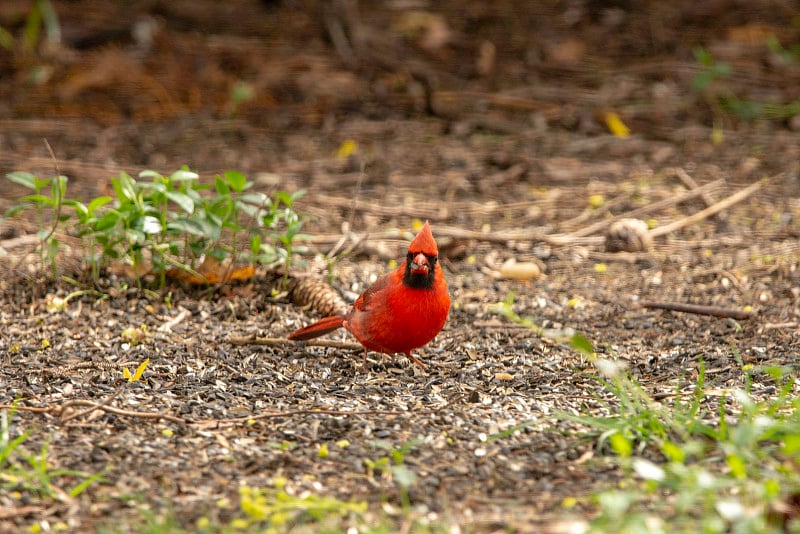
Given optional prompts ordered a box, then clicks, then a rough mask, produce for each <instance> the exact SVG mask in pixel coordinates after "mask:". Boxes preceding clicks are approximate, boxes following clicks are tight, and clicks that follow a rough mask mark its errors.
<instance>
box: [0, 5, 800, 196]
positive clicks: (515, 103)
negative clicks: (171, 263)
mask: <svg viewBox="0 0 800 534" xmlns="http://www.w3.org/2000/svg"><path fill="white" fill-rule="evenodd" d="M0 45H1V46H0V174H5V173H6V172H8V171H11V170H16V169H24V170H28V171H32V172H41V173H45V174H48V175H50V174H52V172H53V171H52V163H51V162H50V161H49V156H48V153H47V150H46V148H45V147H44V144H43V142H42V139H43V138H47V140H48V141H49V142H50V144H51V145H52V146H53V148H54V150H55V153H56V155H57V157H58V158H59V159H60V160H61V162H62V166H63V168H62V172H63V173H64V174H67V175H68V176H69V177H70V180H71V187H72V188H73V189H72V192H73V193H74V192H75V188H76V187H85V188H87V194H88V193H90V192H91V191H92V190H93V189H94V188H95V187H102V186H103V183H104V182H105V181H107V179H108V177H109V176H111V175H113V174H116V173H118V172H119V170H121V169H127V170H128V171H129V172H138V171H139V170H141V169H142V168H155V169H157V170H159V171H162V172H168V171H170V170H174V169H176V168H178V167H179V166H180V165H184V164H186V165H189V166H190V167H191V168H192V169H196V170H198V171H200V172H201V173H202V172H214V171H219V170H221V169H227V168H236V169H238V170H241V171H243V172H245V173H266V174H264V175H263V176H260V177H259V180H261V181H262V182H263V183H265V185H266V186H268V187H273V186H275V187H277V186H278V185H280V186H281V187H284V188H288V189H292V188H299V187H308V186H310V185H316V186H317V187H320V188H325V187H329V186H330V187H334V188H340V187H342V186H345V185H346V184H348V183H350V184H352V182H353V180H354V178H353V172H354V171H357V170H358V168H357V167H358V165H355V164H354V163H353V162H352V161H349V162H348V161H347V158H344V160H343V159H342V158H336V157H334V155H335V154H336V151H337V150H338V149H339V148H340V147H341V146H342V143H343V142H344V141H346V140H353V141H355V142H357V143H358V146H359V147H361V148H362V155H364V154H368V157H365V158H363V160H364V161H365V162H366V168H367V171H368V173H367V177H366V179H365V184H364V185H365V187H367V190H369V188H370V187H371V186H374V187H380V186H382V185H389V184H393V185H395V186H398V187H402V186H404V185H407V184H408V183H409V180H412V179H413V177H414V176H420V175H423V177H425V176H427V177H430V176H436V177H438V178H440V179H441V180H444V181H447V183H448V184H449V186H448V189H447V190H448V191H450V193H451V194H453V195H458V194H461V193H480V194H485V195H489V196H494V195H495V194H497V191H498V190H499V189H506V190H509V192H510V193H512V195H513V194H515V188H514V187H499V186H501V185H504V184H501V183H495V182H496V181H495V182H491V181H490V183H487V182H486V181H485V178H486V175H487V174H496V171H498V170H500V171H507V170H508V169H512V172H511V174H512V176H511V178H510V179H511V180H512V182H520V181H522V182H525V183H528V184H530V183H534V184H548V183H551V182H553V181H556V182H559V181H563V180H570V181H571V182H572V183H576V181H577V182H580V181H582V180H584V181H585V180H588V179H590V178H591V177H600V178H603V177H610V176H617V177H624V176H625V175H626V173H627V172H628V170H627V167H626V166H623V167H619V166H617V165H614V164H612V163H610V162H609V163H608V164H602V162H604V161H607V160H608V161H615V160H619V159H620V158H634V159H635V161H634V163H637V162H638V163H637V164H645V165H647V166H649V167H656V168H658V167H664V166H668V165H676V164H683V163H685V162H687V161H688V162H690V163H691V162H697V163H698V164H701V165H702V164H707V163H710V162H713V163H714V164H716V165H717V171H719V169H722V168H724V169H725V171H726V172H728V171H730V172H732V173H733V178H738V179H741V180H744V181H749V180H751V179H752V178H753V176H751V175H752V173H753V172H755V171H758V172H776V171H777V170H780V171H789V174H788V176H790V179H789V184H790V185H792V186H793V184H795V183H796V175H797V166H798V161H800V158H798V153H797V151H798V148H797V147H798V143H796V142H795V141H796V138H795V133H796V132H797V131H798V130H800V117H799V116H800V100H798V91H800V89H798V88H800V83H798V82H800V11H798V5H797V3H796V2H793V1H789V0H748V1H742V0H700V1H683V2H680V1H676V2H661V1H649V2H630V1H626V0H617V1H599V0H564V1H556V0H543V1H523V0H500V1H494V2H485V1H470V0H467V1H462V0H459V1H441V2H430V1H424V0H419V1H415V0H388V1H382V2H358V1H357V0H326V1H311V0H284V1H278V0H274V1H269V0H262V1H257V0H230V1H226V2H217V1H198V0H178V1H159V0H141V1H127V2H102V1H93V0H63V1H56V0H28V1H16V0H15V1H5V2H1V3H0ZM476 134H477V135H484V134H485V135H486V136H498V137H502V138H503V139H504V140H507V141H508V142H507V143H505V144H504V145H502V146H499V147H498V146H493V147H491V148H490V149H487V150H486V151H485V152H484V153H481V154H480V156H479V157H478V160H479V161H477V162H473V161H472V158H473V157H474V155H475V147H474V146H470V140H471V139H474V137H475V135H476ZM620 139H625V141H624V142H619V140H620ZM442 140H445V141H444V145H443V144H442V142H443V141H442ZM449 140H452V141H453V144H452V145H450V144H448V142H449ZM432 145H433V146H435V150H433V149H431V146H432ZM553 157H557V158H564V159H552V158H553ZM360 163H361V162H359V165H360ZM714 172H716V171H715V170H714V169H711V170H707V173H710V174H713V173H714ZM506 179H508V177H505V178H504V180H506ZM275 181H280V182H281V183H280V184H278V183H273V182H275ZM429 183H430V180H429V179H428V178H425V179H424V180H423V186H424V185H427V184H429ZM98 184H99V185H98ZM505 185H508V184H505ZM512 185H513V184H512ZM9 187H10V186H9V185H8V184H3V190H4V191H5V195H6V196H13V195H14V191H15V190H14V189H13V188H11V189H9ZM2 207H4V206H0V208H2Z"/></svg>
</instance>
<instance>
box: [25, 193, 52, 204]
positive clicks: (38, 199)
mask: <svg viewBox="0 0 800 534" xmlns="http://www.w3.org/2000/svg"><path fill="white" fill-rule="evenodd" d="M20 201H22V202H33V203H35V204H44V205H46V206H55V204H56V202H55V200H53V199H52V198H50V197H48V196H45V195H28V196H25V197H22V198H21V199H20Z"/></svg>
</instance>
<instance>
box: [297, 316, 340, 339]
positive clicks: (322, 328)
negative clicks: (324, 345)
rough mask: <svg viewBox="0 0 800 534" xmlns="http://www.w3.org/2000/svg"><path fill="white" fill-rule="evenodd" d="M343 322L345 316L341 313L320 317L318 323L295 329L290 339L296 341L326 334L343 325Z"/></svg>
mask: <svg viewBox="0 0 800 534" xmlns="http://www.w3.org/2000/svg"><path fill="white" fill-rule="evenodd" d="M343 323H344V317H342V316H340V315H334V316H332V317H325V318H324V319H320V320H319V321H317V322H316V323H314V324H310V325H308V326H306V327H305V328H301V329H299V330H295V331H294V332H292V333H291V334H290V335H289V339H291V340H294V341H306V340H308V339H314V338H315V337H319V336H322V335H325V334H327V333H328V332H333V331H334V330H336V329H337V328H339V327H340V326H342V324H343Z"/></svg>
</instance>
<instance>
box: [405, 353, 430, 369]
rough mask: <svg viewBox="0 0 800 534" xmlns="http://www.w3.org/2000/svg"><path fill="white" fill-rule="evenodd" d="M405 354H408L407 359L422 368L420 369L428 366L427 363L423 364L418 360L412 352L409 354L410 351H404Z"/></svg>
mask: <svg viewBox="0 0 800 534" xmlns="http://www.w3.org/2000/svg"><path fill="white" fill-rule="evenodd" d="M406 356H408V359H409V360H411V361H412V362H414V363H416V364H417V365H419V366H420V367H421V368H422V370H423V371H424V370H426V369H427V368H428V366H427V365H425V364H424V363H422V362H421V361H420V360H419V358H417V357H416V356H414V355H413V354H411V351H408V352H406Z"/></svg>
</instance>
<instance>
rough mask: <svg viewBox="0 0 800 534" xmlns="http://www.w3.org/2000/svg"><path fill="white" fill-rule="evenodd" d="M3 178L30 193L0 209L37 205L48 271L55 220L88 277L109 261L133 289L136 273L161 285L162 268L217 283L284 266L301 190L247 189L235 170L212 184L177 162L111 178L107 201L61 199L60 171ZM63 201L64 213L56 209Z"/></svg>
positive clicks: (55, 245)
mask: <svg viewBox="0 0 800 534" xmlns="http://www.w3.org/2000/svg"><path fill="white" fill-rule="evenodd" d="M7 178H8V179H9V180H10V181H12V182H15V183H17V184H20V185H22V186H24V187H27V188H28V189H31V190H32V191H33V194H31V195H28V196H26V197H23V198H22V199H20V202H19V203H18V204H17V205H16V206H14V207H13V208H12V209H11V210H9V211H8V212H7V213H6V215H7V216H10V215H14V214H15V213H17V212H19V211H21V210H24V209H33V210H35V212H36V220H37V224H38V226H39V236H40V239H41V240H42V246H41V250H42V263H43V265H44V264H45V263H49V264H50V265H51V266H52V268H53V270H54V273H55V267H56V265H55V261H56V254H57V252H58V249H59V242H58V241H57V240H56V239H55V237H54V236H55V232H54V230H55V228H56V226H58V227H59V229H60V230H62V232H64V233H69V234H72V235H74V236H76V237H78V238H80V240H81V243H82V246H83V251H84V254H83V259H84V263H85V264H86V266H87V267H88V269H89V271H90V273H91V277H92V279H93V280H94V281H95V282H96V281H97V280H98V278H99V277H100V273H101V269H102V268H103V267H106V266H108V265H109V264H111V263H112V262H116V263H120V264H122V265H126V266H127V267H128V270H129V274H131V275H132V277H134V278H135V279H136V281H137V284H139V285H140V286H141V277H142V276H144V275H152V276H154V277H155V278H156V280H157V282H158V286H159V287H164V286H165V285H166V279H167V276H168V274H169V273H175V274H174V275H173V276H174V278H176V279H180V280H188V281H190V282H193V283H218V282H221V281H225V280H229V279H235V278H236V277H237V273H238V272H239V270H238V268H237V266H239V265H246V266H251V267H252V266H254V265H255V264H261V265H267V266H275V265H279V264H283V265H287V272H288V266H289V265H288V264H289V263H290V262H291V258H292V253H293V250H294V243H295V242H296V241H297V240H298V239H301V238H302V237H303V236H302V235H300V233H299V232H300V229H301V227H302V225H303V221H302V218H301V217H300V215H299V214H298V213H297V212H296V211H295V210H294V203H295V202H296V200H297V199H298V198H300V197H301V196H302V195H303V193H304V192H303V191H299V192H297V193H294V194H289V193H285V192H277V193H275V194H274V196H273V197H272V198H271V197H269V196H268V195H266V194H264V193H258V192H252V191H249V190H250V189H251V188H252V186H253V182H251V181H249V180H247V178H246V177H245V176H244V175H243V174H242V173H240V172H238V171H226V172H225V173H223V174H219V175H216V176H215V177H214V183H213V184H203V183H200V180H199V176H198V175H197V174H196V173H194V172H191V171H189V170H188V169H187V168H185V167H184V168H182V169H180V170H178V171H176V172H174V173H172V174H171V175H169V176H164V175H162V174H159V173H157V172H155V171H152V170H146V171H142V172H141V173H139V176H138V179H134V178H133V177H131V176H129V175H128V174H126V173H124V172H123V173H121V174H120V175H119V176H118V177H114V178H112V179H111V185H112V187H113V190H114V196H113V197H111V196H100V197H96V198H94V199H91V200H90V201H89V202H88V203H84V202H83V201H81V200H75V199H67V198H65V196H64V195H65V191H66V178H65V177H60V178H59V179H58V180H56V179H54V178H51V179H40V178H38V177H36V176H34V175H32V174H30V173H24V172H14V173H10V174H8V175H7ZM48 187H49V191H50V193H49V194H47V190H48ZM62 206H63V207H66V208H68V209H71V211H72V213H71V214H70V213H65V214H62V213H61V210H62ZM48 211H52V215H51V216H50V220H49V221H48V220H47V218H46V217H45V215H46V212H48ZM50 225H52V226H50ZM243 242H244V243H246V244H243ZM243 273H244V274H239V276H240V277H249V276H252V270H249V269H245V270H244V271H243Z"/></svg>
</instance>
